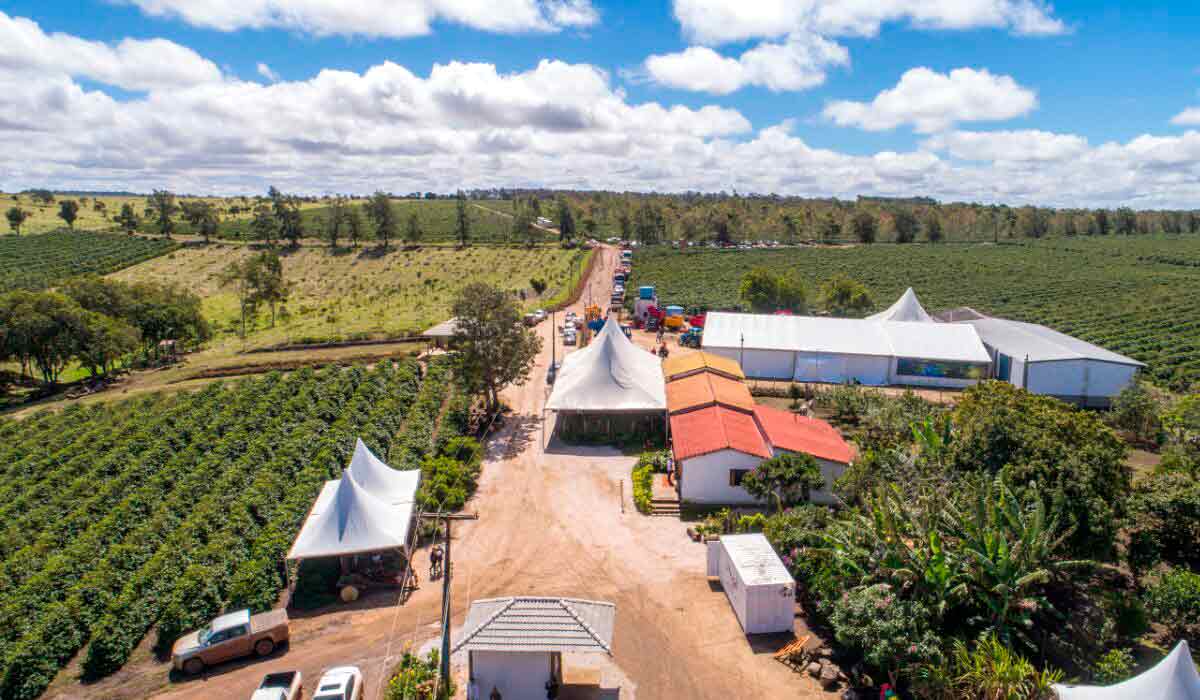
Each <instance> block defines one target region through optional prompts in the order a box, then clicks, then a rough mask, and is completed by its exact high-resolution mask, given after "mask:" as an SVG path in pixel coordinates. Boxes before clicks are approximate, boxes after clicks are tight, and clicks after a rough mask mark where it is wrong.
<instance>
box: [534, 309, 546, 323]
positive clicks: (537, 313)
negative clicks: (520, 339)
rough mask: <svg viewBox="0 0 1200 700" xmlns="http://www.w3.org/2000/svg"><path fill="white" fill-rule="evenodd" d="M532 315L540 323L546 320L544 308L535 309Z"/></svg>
mask: <svg viewBox="0 0 1200 700" xmlns="http://www.w3.org/2000/svg"><path fill="white" fill-rule="evenodd" d="M533 315H534V316H535V317H536V318H537V320H538V323H541V322H542V321H545V320H546V310H545V309H538V310H537V311H534V312H533Z"/></svg>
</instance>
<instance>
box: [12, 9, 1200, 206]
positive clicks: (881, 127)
mask: <svg viewBox="0 0 1200 700" xmlns="http://www.w3.org/2000/svg"><path fill="white" fill-rule="evenodd" d="M236 6H237V7H239V8H240V9H234V10H231V9H229V4H228V3H221V2H216V1H215V0H128V1H127V2H88V1H83V2H78V3H76V2H72V3H66V2H61V3H60V2H45V1H44V0H43V1H42V2H33V1H30V0H7V1H5V2H2V3H0V13H3V15H0V86H2V85H3V83H4V81H5V80H9V81H12V83H13V84H14V85H21V86H26V90H27V91H28V92H31V93H32V96H31V95H26V96H25V97H24V98H21V99H23V100H24V101H21V99H16V98H8V99H9V102H10V104H7V105H6V104H4V102H3V101H4V100H5V99H6V98H0V146H3V145H4V144H5V143H6V142H10V143H12V144H14V147H13V148H9V149H7V150H8V153H7V155H0V188H4V189H13V188H17V187H26V186H40V185H48V186H62V187H68V186H95V187H104V188H107V187H110V186H111V187H114V188H116V187H129V188H135V189H140V188H145V187H148V186H153V185H154V184H156V183H158V182H161V183H162V184H170V185H171V186H174V187H177V188H187V189H189V191H193V190H194V191H211V192H234V191H245V190H249V191H255V190H256V188H259V187H261V186H262V185H263V184H264V183H267V182H275V181H279V182H281V183H283V184H285V185H287V186H289V187H292V188H294V189H297V190H303V191H312V192H322V191H369V190H371V189H374V188H376V187H382V188H384V189H391V190H395V191H405V190H407V189H446V188H453V187H457V186H460V185H461V186H503V185H546V186H561V187H589V188H620V189H625V188H628V189H635V190H660V191H673V190H680V189H702V190H708V189H725V188H728V187H736V188H738V189H739V190H743V191H779V192H784V193H789V194H802V195H829V194H832V195H836V196H842V197H853V196H854V195H856V194H929V195H932V196H938V197H941V198H945V199H979V200H1003V201H1013V202H1025V201H1038V202H1042V203H1049V204H1061V205H1077V204H1078V205H1084V204H1104V205H1108V204H1117V203H1129V204H1133V205H1135V206H1143V207H1157V206H1180V207H1183V206H1189V207H1190V206H1194V201H1195V199H1196V198H1197V197H1198V196H1200V163H1198V161H1200V134H1198V133H1197V132H1196V131H1195V129H1196V128H1197V127H1200V109H1194V110H1193V111H1191V112H1189V111H1188V110H1189V109H1192V108H1197V107H1200V55H1197V54H1196V51H1195V47H1196V46H1197V39H1200V3H1195V2H1187V1H1184V0H1170V1H1169V2H1156V3H1140V2H1138V3H1135V2H1128V1H1127V2H1099V1H1087V0H1072V1H1062V2H1057V3H1054V4H1053V5H1050V4H1047V3H1043V2H1040V0H953V1H943V2H940V3H939V2H936V1H935V0H872V2H869V3H867V2H863V1H862V0H795V1H794V2H783V1H781V2H774V3H773V2H769V1H768V0H762V2H761V3H755V2H751V1H748V0H672V1H664V2H608V1H605V0H591V2H589V1H588V0H493V1H492V2H488V3H479V2H475V1H474V0H403V1H401V2H383V0H341V2H337V1H335V0H330V1H329V2H327V3H323V2H322V0H305V1H304V2H303V3H300V4H299V5H297V4H296V3H293V4H290V5H289V4H288V3H287V2H285V1H284V0H243V2H242V3H238V4H236ZM380 6H383V7H391V8H397V7H401V8H403V9H401V10H395V9H394V10H392V13H393V14H395V13H399V14H402V15H403V17H400V18H399V19H396V18H394V17H383V16H382V15H380V14H378V7H380ZM760 6H761V7H760ZM943 6H944V7H943ZM413 18H416V19H417V20H420V19H422V18H424V19H425V20H426V21H425V22H422V21H415V22H414V21H411V20H412V19H413ZM5 44H7V45H8V46H9V48H8V49H5V48H4V45H5ZM123 47H124V48H123ZM126 48H128V49H129V52H128V53H127V52H126ZM135 49H136V51H135ZM388 63H390V64H396V66H399V67H400V68H401V69H402V70H400V71H397V72H395V73H390V72H388V71H382V70H378V69H379V67H380V66H384V65H386V64H388ZM456 63H457V64H479V66H484V67H486V69H487V70H485V71H483V72H482V73H480V72H477V71H476V70H475V69H467V68H461V69H451V68H447V67H451V66H452V64H456ZM439 65H440V66H442V67H443V68H446V70H443V72H442V75H441V76H440V77H439V78H438V79H436V80H435V79H434V77H433V76H431V71H433V69H434V66H439ZM260 66H264V67H261V68H260ZM268 67H269V70H267V68H268ZM476 68H478V66H476ZM373 69H375V70H374V74H373V73H372V71H373ZM323 70H336V71H345V72H346V73H345V74H342V75H341V77H339V78H338V79H337V80H332V79H330V80H324V81H322V80H319V79H318V78H317V76H318V75H319V74H320V73H321V71H323ZM488 71H491V73H489V72H488ZM5 73H7V75H5ZM382 73H387V75H381V74H382ZM351 93H353V94H354V95H355V99H354V100H353V101H352V102H349V103H348V102H346V101H344V98H345V95H346V94H351ZM400 93H403V94H402V95H401V94H400ZM306 100H309V101H311V103H310V104H305V103H304V102H305V101H306ZM172 104H173V105H178V107H170V108H169V107H168V106H167V105H172ZM239 104H241V105H245V106H246V109H245V110H244V111H243V112H241V113H239V110H238V105H239ZM281 106H282V109H281V112H282V113H281V114H278V115H273V114H272V109H273V108H277V107H281ZM60 110H61V111H63V114H62V115H61V117H62V120H61V123H62V127H61V130H59V129H60V127H56V123H57V119H56V117H57V116H59V115H56V114H55V112H57V111H60ZM326 110H327V111H326ZM34 113H42V118H35V117H34V116H33V114H34ZM47 113H48V114H47ZM6 116H7V117H8V118H7V119H6ZM72 122H74V126H71V125H72ZM81 128H83V129H87V130H88V134H87V135H86V136H85V135H81V134H79V133H74V132H78V131H79V130H80V129H81ZM68 129H70V130H72V131H73V133H67V131H68ZM284 131H286V132H287V133H281V132H284ZM31 133H34V134H36V136H34V137H33V139H32V140H33V141H34V142H39V143H40V146H39V147H37V148H34V144H33V143H31V142H30V134H31ZM148 144H149V145H148ZM47 149H50V151H51V152H55V151H57V153H56V155H55V156H54V157H53V158H52V159H51V161H52V162H45V159H44V158H37V157H36V156H38V155H39V154H41V155H44V154H45V153H46V152H47ZM317 164H320V166H321V167H314V166H316V165H317Z"/></svg>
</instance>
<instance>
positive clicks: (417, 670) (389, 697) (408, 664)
mask: <svg viewBox="0 0 1200 700" xmlns="http://www.w3.org/2000/svg"><path fill="white" fill-rule="evenodd" d="M437 675H438V652H437V650H436V649H434V650H431V651H430V652H429V655H428V656H426V657H425V658H424V659H422V658H421V657H419V656H417V655H415V654H413V653H411V652H408V651H405V652H404V657H403V658H402V659H400V663H399V665H397V666H396V669H395V670H394V671H393V672H392V677H391V678H390V679H389V680H388V684H387V689H386V690H385V691H384V700H435V698H434V689H435V687H436V686H437ZM437 695H438V697H437V699H436V700H445V699H448V698H451V697H454V684H453V683H450V684H449V687H444V688H442V689H441V692H440V693H438V694H437Z"/></svg>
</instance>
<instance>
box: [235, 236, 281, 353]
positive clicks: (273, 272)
mask: <svg viewBox="0 0 1200 700" xmlns="http://www.w3.org/2000/svg"><path fill="white" fill-rule="evenodd" d="M221 283H222V285H224V286H231V287H233V288H234V291H235V292H236V293H237V296H238V303H239V305H240V307H241V326H242V328H241V336H242V337H243V338H245V337H246V324H247V321H250V320H253V319H254V318H255V317H256V316H257V315H258V309H259V307H260V305H262V304H266V305H267V306H269V307H270V309H271V326H272V327H273V326H274V325H275V315H276V310H277V309H278V307H279V306H280V305H281V304H286V303H287V300H288V293H289V287H288V284H287V282H286V280H285V279H284V276H283V262H282V261H281V260H280V258H279V254H278V253H276V252H275V251H274V250H264V251H262V252H261V253H258V254H257V255H253V256H251V257H248V258H244V259H242V260H236V261H234V262H233V263H230V265H229V267H227V268H226V269H225V271H224V272H223V273H222V275H221Z"/></svg>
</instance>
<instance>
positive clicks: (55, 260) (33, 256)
mask: <svg viewBox="0 0 1200 700" xmlns="http://www.w3.org/2000/svg"><path fill="white" fill-rule="evenodd" d="M176 247H177V244H175V243H173V242H171V241H165V240H150V239H146V238H140V237H135V236H126V235H121V234H106V233H92V232H84V231H79V232H70V231H58V232H55V233H46V234H40V235H36V236H3V237H0V292H5V291H9V290H12V289H44V288H46V287H50V286H53V285H56V284H59V283H61V282H62V281H63V280H65V279H67V278H68V277H72V276H75V275H82V274H85V273H96V274H101V275H103V274H108V273H110V272H115V271H116V270H120V269H122V268H125V267H129V266H130V265H135V264H137V263H139V262H142V261H143V260H148V259H150V258H154V257H157V256H159V255H162V254H164V253H167V252H169V251H171V250H173V249H175V248H176Z"/></svg>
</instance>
